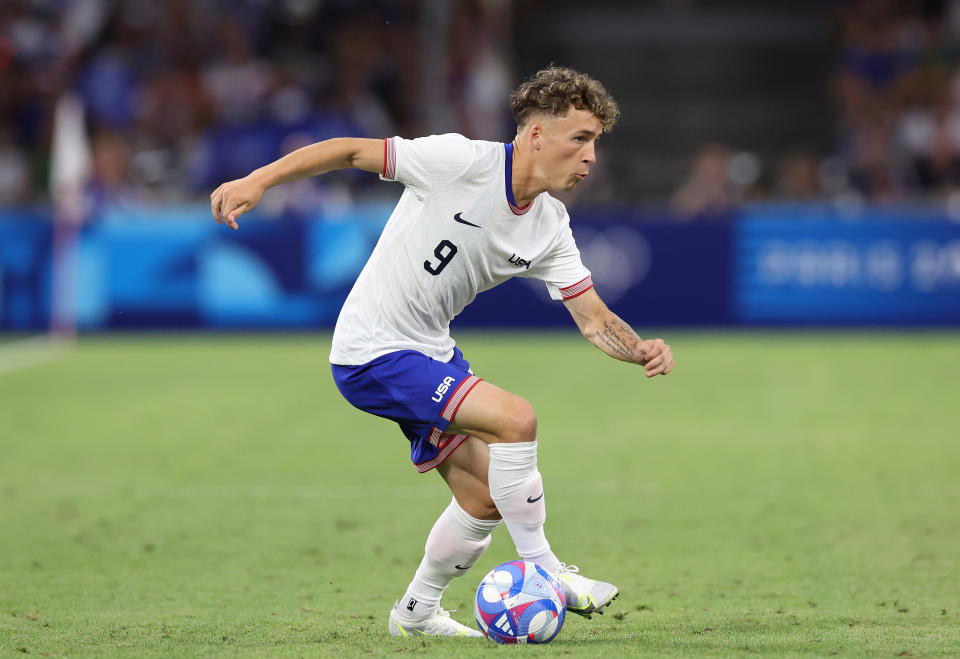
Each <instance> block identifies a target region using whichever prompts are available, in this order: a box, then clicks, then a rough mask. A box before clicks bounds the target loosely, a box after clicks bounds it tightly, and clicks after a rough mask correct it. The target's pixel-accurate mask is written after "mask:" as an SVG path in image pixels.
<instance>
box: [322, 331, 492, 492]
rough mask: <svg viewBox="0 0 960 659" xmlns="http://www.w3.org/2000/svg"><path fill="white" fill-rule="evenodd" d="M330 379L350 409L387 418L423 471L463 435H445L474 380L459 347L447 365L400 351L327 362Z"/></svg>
mask: <svg viewBox="0 0 960 659" xmlns="http://www.w3.org/2000/svg"><path fill="white" fill-rule="evenodd" d="M331 368H332V370H333V380H334V382H336V383H337V389H339V390H340V393H341V394H343V397H344V398H346V399H347V401H348V402H349V403H350V404H351V405H353V406H354V407H356V408H358V409H361V410H363V411H364V412H369V413H370V414H376V415H377V416H382V417H384V418H386V419H392V420H393V421H396V422H397V423H398V424H399V425H400V429H401V430H402V431H403V434H404V435H406V437H407V439H408V440H409V441H410V459H411V460H412V461H413V464H414V465H416V467H417V471H419V472H420V473H423V472H425V471H429V470H431V469H433V468H434V467H436V466H437V465H438V464H440V463H441V462H443V461H444V460H446V459H447V457H448V456H449V455H450V454H451V453H453V451H454V449H456V448H457V447H458V446H459V445H460V443H461V442H463V440H465V439H466V438H467V435H458V434H453V433H448V432H446V430H447V427H448V426H449V425H450V422H451V421H452V420H453V416H454V415H455V414H456V413H457V409H459V407H460V405H461V403H463V401H464V399H466V397H467V394H468V393H470V390H471V389H473V388H474V387H475V386H477V383H478V382H480V381H481V380H480V378H478V377H477V376H476V375H474V374H473V373H472V372H471V371H470V364H469V363H467V360H466V359H464V358H463V353H462V352H460V349H459V348H454V351H453V357H452V358H451V359H450V361H447V362H441V361H437V360H436V359H431V358H430V357H427V356H426V355H424V354H422V353H419V352H416V351H414V350H400V351H397V352H391V353H388V354H386V355H383V356H381V357H377V358H376V359H374V360H372V361H369V362H367V363H366V364H361V365H359V366H341V365H339V364H331Z"/></svg>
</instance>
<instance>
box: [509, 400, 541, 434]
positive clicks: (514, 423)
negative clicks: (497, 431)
mask: <svg viewBox="0 0 960 659" xmlns="http://www.w3.org/2000/svg"><path fill="white" fill-rule="evenodd" d="M507 421H508V424H507V431H506V432H505V433H504V434H505V438H504V441H507V442H532V441H535V440H536V439H537V415H536V413H535V412H534V411H533V405H531V404H530V403H529V402H527V401H526V400H524V399H523V398H520V397H517V398H516V399H515V400H514V401H513V404H512V405H511V406H510V411H509V413H508V418H507Z"/></svg>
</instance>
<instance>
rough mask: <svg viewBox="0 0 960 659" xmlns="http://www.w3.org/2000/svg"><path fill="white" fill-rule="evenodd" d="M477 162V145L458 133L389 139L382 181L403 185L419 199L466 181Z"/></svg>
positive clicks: (385, 144) (385, 147) (381, 176)
mask: <svg viewBox="0 0 960 659" xmlns="http://www.w3.org/2000/svg"><path fill="white" fill-rule="evenodd" d="M476 159H477V152H476V147H475V145H474V143H473V142H472V141H471V140H468V139H467V138H466V137H464V136H463V135H458V134H456V133H448V134H446V135H431V136H430V137H418V138H416V139H413V140H407V139H404V138H402V137H388V138H387V139H386V140H384V147H383V174H381V175H380V178H381V179H383V180H385V181H397V182H399V183H403V184H404V185H405V186H406V187H408V188H410V189H412V190H413V191H414V192H415V193H417V195H418V196H426V195H429V194H431V193H433V192H436V191H437V190H440V189H442V188H444V187H446V186H447V185H449V184H450V183H453V182H454V181H456V180H458V179H460V178H461V177H463V176H464V175H465V174H466V173H467V172H468V171H469V170H470V167H471V165H473V163H474V162H475V161H476Z"/></svg>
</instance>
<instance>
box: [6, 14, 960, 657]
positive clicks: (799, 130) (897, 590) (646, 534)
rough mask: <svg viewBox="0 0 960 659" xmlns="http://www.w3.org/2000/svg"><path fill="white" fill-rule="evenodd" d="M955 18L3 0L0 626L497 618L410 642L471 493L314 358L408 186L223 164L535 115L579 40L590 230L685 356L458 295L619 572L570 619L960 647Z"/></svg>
mask: <svg viewBox="0 0 960 659" xmlns="http://www.w3.org/2000/svg"><path fill="white" fill-rule="evenodd" d="M958 44H960V3H958V2H951V1H948V0H942V1H936V0H859V1H853V0H850V1H843V0H836V1H820V2H805V3H772V2H767V1H760V0H724V1H722V2H712V1H711V2H708V1H706V0H662V1H650V2H611V1H603V0H592V1H591V2H589V3H584V2H568V1H567V0H549V1H548V0H540V1H535V0H518V1H516V2H508V1H506V0H500V1H497V0H485V1H469V0H450V1H444V0H423V1H413V0H393V1H388V0H382V1H379V2H377V1H370V2H359V1H346V0H282V1H277V2H265V1H262V0H241V1H239V2H226V1H223V0H200V1H195V2H188V1H186V0H170V1H163V2H161V1H151V0H122V1H120V0H117V1H111V0H74V1H70V0H5V1H4V2H2V3H0V654H3V655H13V654H16V655H17V656H19V654H20V653H32V654H35V653H47V654H53V655H67V654H73V655H95V656H104V655H106V656H115V655H121V654H122V655H132V656H195V655H205V656H209V655H216V656H222V655H224V654H230V655H239V656H305V655H312V654H317V653H318V652H319V654H320V655H321V656H328V655H331V654H335V655H339V654H342V655H345V656H355V655H357V654H360V653H373V654H375V655H378V656H379V655H386V654H393V653H394V652H414V651H415V652H420V651H423V652H428V651H429V652H431V653H436V654H445V653H446V654H450V655H456V656H473V655H475V656H480V655H481V654H485V653H486V652H487V651H488V650H489V648H488V647H487V646H486V645H485V643H484V644H483V645H479V646H468V645H466V644H458V645H455V646H452V645H444V644H443V643H442V642H440V641H437V642H434V641H433V640H432V639H425V640H423V641H421V643H422V645H421V644H417V645H412V644H410V643H404V641H406V640H408V639H392V638H390V637H388V636H386V633H385V625H386V623H385V616H386V611H387V610H388V608H389V606H390V605H391V604H392V602H393V600H394V598H395V597H396V596H397V595H399V594H400V593H401V592H402V591H403V588H404V586H405V585H406V583H407V580H408V579H409V576H410V574H409V572H410V570H412V569H413V567H414V565H416V562H417V561H418V560H419V558H420V556H421V555H422V551H423V542H424V535H425V533H426V530H427V529H428V528H429V526H430V524H431V523H432V522H433V521H434V520H435V519H436V516H437V515H438V514H439V513H440V511H441V510H442V509H443V507H444V506H445V505H446V503H447V501H448V496H449V494H448V493H447V491H446V490H445V488H444V486H443V484H442V482H441V480H440V479H439V478H436V477H434V476H432V475H427V476H416V475H415V474H414V473H413V470H412V469H411V467H410V465H409V462H408V460H407V447H406V446H405V443H404V441H403V440H402V439H401V437H400V435H399V434H398V433H397V432H396V430H395V428H393V427H392V426H391V424H389V423H388V422H384V421H383V420H381V419H377V418H374V417H370V416H368V415H364V414H360V413H359V412H357V411H356V410H354V409H352V408H351V407H350V406H349V405H348V404H347V403H346V402H345V401H343V400H342V398H341V397H340V396H339V394H338V393H337V391H336V389H335V387H334V385H333V383H332V380H331V378H329V377H328V375H327V373H328V372H327V370H326V369H327V366H326V358H327V354H328V352H329V338H330V333H329V329H330V327H331V326H332V323H333V321H334V320H335V318H336V314H337V312H338V309H339V306H340V304H341V302H342V300H343V298H344V296H345V295H346V293H347V291H348V289H349V287H350V285H351V282H352V281H353V278H354V277H355V276H356V274H357V272H358V271H359V269H360V268H361V267H362V265H363V263H364V261H365V259H366V256H367V254H368V253H369V251H370V249H371V248H372V246H373V244H374V241H375V240H376V238H377V236H378V234H379V230H380V227H381V226H382V224H383V222H384V221H385V219H386V217H387V214H388V212H389V210H390V208H391V205H392V203H393V201H394V200H395V199H396V198H397V197H398V196H399V194H400V189H399V186H397V185H395V184H388V183H382V182H379V181H377V180H376V177H374V176H370V175H365V174H361V173H357V172H342V173H338V174H332V175H329V176H324V177H320V178H315V179H310V180H305V181H300V182H297V183H293V184H287V185H284V186H281V187H278V188H276V189H274V190H271V191H270V192H269V193H268V194H267V195H266V196H265V197H264V200H263V202H262V204H261V206H260V207H258V209H257V210H256V211H255V212H254V213H252V214H251V216H249V217H244V218H243V221H242V225H241V230H240V231H238V232H231V231H228V230H225V229H224V227H220V226H217V225H216V224H215V223H214V222H213V220H212V219H211V217H210V214H209V207H208V195H209V194H210V192H211V190H212V189H213V188H214V187H215V186H216V185H218V184H219V183H220V182H221V181H223V180H224V179H228V178H230V177H234V176H241V175H243V174H246V173H247V171H249V170H250V169H252V168H254V167H256V166H259V165H261V164H263V163H265V162H267V161H269V160H271V159H273V158H275V157H277V156H279V155H281V154H283V153H285V152H287V151H289V150H290V149H292V148H295V147H296V146H299V145H302V144H305V143H308V142H310V141H312V140H317V139H322V138H325V137H331V136H337V135H343V134H352V135H367V136H375V137H381V136H384V135H392V134H399V135H403V136H408V137H409V136H416V135H421V134H427V133H436V132H443V131H449V130H456V131H460V132H462V133H464V134H466V135H468V136H471V137H478V138H485V139H496V140H508V139H510V137H511V136H512V134H513V130H514V126H513V125H512V123H511V121H510V117H509V113H508V110H507V104H506V101H505V97H506V94H507V92H508V91H509V90H510V89H511V88H512V87H513V86H515V85H516V84H517V83H518V81H519V80H521V79H522V78H523V77H524V76H526V75H528V74H530V73H532V72H533V71H535V70H536V69H537V68H539V67H541V66H543V65H544V64H547V63H549V62H556V63H558V64H566V65H570V66H574V67H579V68H582V69H583V70H585V71H587V72H589V73H590V74H592V75H594V76H596V77H597V78H599V79H600V80H602V81H604V83H605V84H606V85H607V87H608V89H609V90H610V91H611V92H612V94H613V95H614V96H615V97H616V98H617V99H618V100H619V101H620V103H621V105H622V109H623V118H622V120H621V122H620V124H619V125H618V126H617V128H616V130H615V131H614V132H613V133H612V134H610V135H606V136H604V137H603V138H602V140H601V142H600V145H599V163H598V165H597V167H596V168H595V172H594V173H595V174H596V175H595V176H594V175H591V178H590V179H589V181H588V182H587V183H586V185H583V186H581V187H579V188H578V189H577V190H576V192H575V194H573V195H571V196H568V197H567V198H565V202H566V203H567V204H568V206H569V208H570V210H571V215H572V217H573V226H574V231H575V234H576V237H577V240H578V243H579V244H580V246H581V248H582V251H583V256H584V260H585V262H586V263H587V265H588V267H590V268H591V269H592V270H593V272H594V276H595V280H596V282H597V288H598V291H599V292H600V294H601V295H602V296H603V297H604V298H605V299H606V300H607V301H608V302H609V303H610V304H611V307H612V308H613V309H614V310H615V311H616V312H617V313H619V314H620V315H621V316H622V317H624V318H625V319H626V320H627V321H629V322H630V323H631V324H632V325H633V326H634V327H636V328H637V329H638V330H639V331H640V332H641V334H642V335H644V336H664V337H665V338H666V339H667V340H668V341H669V342H670V343H671V345H672V346H673V349H674V352H675V353H676V355H677V359H678V368H677V370H676V371H675V372H674V373H673V374H671V375H670V376H669V377H668V378H655V379H653V380H651V381H649V382H647V381H644V380H643V378H641V377H639V376H638V374H637V371H636V369H635V368H633V367H630V366H629V365H626V364H623V363H620V362H616V361H614V360H610V359H606V358H604V357H603V356H602V355H600V354H599V353H598V352H597V351H596V350H594V349H593V348H591V347H590V346H589V345H587V344H586V343H585V342H584V341H583V340H582V339H581V338H580V337H579V334H578V333H577V332H576V329H575V328H574V326H573V324H572V323H571V321H570V319H569V317H568V315H567V314H566V312H565V311H564V310H563V308H562V306H561V305H558V304H557V303H550V302H548V301H547V300H546V299H545V292H544V290H543V287H542V286H541V285H537V284H535V283H534V285H531V284H530V283H528V282H512V283H510V284H507V285H505V286H503V287H500V288H498V289H496V290H494V291H490V292H487V293H484V294H482V295H480V296H479V298H478V299H477V301H476V302H475V303H474V305H473V306H472V307H470V308H469V309H468V311H467V312H466V313H465V314H464V316H463V317H462V318H459V319H458V320H457V321H456V322H455V324H454V328H453V329H454V337H455V338H456V339H457V341H458V344H459V345H460V346H461V347H462V348H463V350H464V352H465V354H466V355H467V356H468V357H469V358H470V360H471V363H472V364H473V366H474V368H475V369H477V371H478V373H479V374H481V375H483V376H484V377H486V378H488V379H489V380H491V381H492V382H495V383H497V384H498V385H500V386H503V387H505V388H507V389H508V390H510V391H513V392H516V393H518V394H520V395H522V396H524V397H525V398H527V399H528V400H530V401H531V402H532V403H533V404H534V407H535V409H536V410H537V413H538V419H539V424H540V425H539V429H540V430H539V432H540V458H539V460H540V469H541V471H542V472H543V474H544V478H545V482H546V483H548V486H547V487H548V493H547V495H546V496H547V498H548V501H549V508H548V509H549V511H550V518H549V522H548V533H549V535H550V540H551V543H553V544H554V546H555V547H556V548H559V549H558V551H560V552H562V554H563V557H564V560H572V561H575V562H577V563H578V564H580V565H581V566H582V567H583V568H584V572H585V573H586V574H590V575H597V576H600V577H601V578H605V579H609V580H611V581H614V582H615V583H617V584H618V585H619V586H620V587H621V590H622V592H623V595H622V597H621V598H620V599H619V600H618V602H617V608H614V609H611V611H610V613H611V615H607V616H605V618H604V619H602V620H594V621H585V620H580V619H579V618H578V619H575V620H568V622H567V623H566V626H565V627H564V630H563V631H562V632H561V634H560V636H559V637H558V639H557V640H556V641H555V642H554V645H553V646H552V648H550V650H553V651H556V652H557V653H559V652H560V651H562V652H564V653H571V654H577V655H584V656H597V655H611V656H614V655H616V656H620V655H624V654H640V655H645V656H649V655H651V654H683V655H687V656H690V655H714V656H733V655H741V654H747V653H754V654H759V655H761V656H773V655H789V656H799V655H813V656H823V655H833V654H838V653H839V654H841V655H857V656H860V655H876V656H880V655H883V656H892V655H901V656H909V655H924V654H928V655H942V656H957V655H960V639H958V637H957V633H956V630H957V629H958V628H960V616H958V611H960V599H958V591H957V588H956V584H957V583H958V580H960V572H958V570H960V563H958V561H957V553H956V548H957V547H958V546H960V520H958V517H957V514H956V511H957V510H960V484H958V480H957V477H956V474H957V471H958V465H960V444H958V443H957V441H956V436H957V431H956V430H957V427H958V416H957V412H956V408H957V405H956V401H957V400H960V380H958V378H957V376H956V366H957V364H958V363H960V342H958V340H957V331H956V329H957V326H958V324H960V222H958V221H957V218H958V217H960V193H958V190H960V168H958V166H960V160H958V154H960V109H958V108H960V106H958V105H957V102H958V98H960V91H958V90H960V76H958V68H957V67H958V48H957V46H958ZM495 328H501V329H504V330H506V331H494V329H495ZM520 328H522V329H523V331H519V330H520ZM548 328H549V330H548ZM74 330H76V331H77V335H78V336H79V340H76V341H74V340H71V338H70V337H71V336H73V334H74ZM236 330H242V331H240V332H237V331H236ZM250 330H257V331H250ZM260 330H269V331H260ZM291 330H292V331H291ZM585 493H586V494H585ZM495 535H496V537H495V539H494V543H493V545H492V546H491V549H490V550H489V551H488V552H487V554H485V555H484V557H483V559H482V563H481V564H480V565H478V568H477V569H476V570H474V571H471V573H470V576H469V578H467V579H459V580H456V581H455V583H454V584H453V585H452V586H451V587H450V590H449V591H448V593H447V595H446V596H445V598H444V605H445V606H446V607H447V608H451V609H458V611H457V613H455V614H454V615H455V616H456V617H457V619H458V620H461V621H463V622H469V618H470V613H469V612H470V609H471V605H472V602H471V598H472V588H474V587H475V585H476V582H477V581H479V578H480V576H481V575H480V574H479V573H476V574H475V572H477V570H482V571H485V570H487V569H489V568H491V567H493V566H494V565H496V564H497V562H500V561H503V560H509V559H511V558H513V556H512V554H513V547H512V544H511V542H510V539H509V537H508V536H507V535H506V532H505V531H504V530H503V529H500V530H498V531H497V532H496V534H495ZM568 557H569V558H568ZM424 646H426V649H425V648H424Z"/></svg>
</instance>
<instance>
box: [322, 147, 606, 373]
mask: <svg viewBox="0 0 960 659" xmlns="http://www.w3.org/2000/svg"><path fill="white" fill-rule="evenodd" d="M512 156H513V145H512V144H502V143H499V142H483V141H476V140H468V139H467V138H465V137H463V136H462V135H456V134H449V135H434V136H430V137H423V138H418V139H415V140H406V139H403V138H400V137H393V138H389V139H387V140H386V141H385V144H384V166H383V174H382V176H381V178H383V179H384V180H391V181H399V182H400V183H403V184H404V186H406V189H405V190H404V191H403V195H402V196H401V197H400V201H399V202H398V203H397V207H396V208H395V209H394V211H393V213H392V214H391V215H390V219H389V220H388V221H387V224H386V226H385V227H384V229H383V233H382V234H381V235H380V240H379V241H378V242H377V246H376V247H375V248H374V250H373V253H372V254H371V255H370V258H369V260H368V261H367V264H366V265H365V266H364V268H363V271H362V272H361V273H360V276H359V277H358V278H357V281H356V283H355V284H354V286H353V290H351V291H350V295H349V296H348V297H347V300H346V302H345V303H344V305H343V309H342V310H341V311H340V317H339V319H338V320H337V326H336V329H335V330H334V332H333V347H332V350H331V352H330V361H331V362H332V363H334V364H344V365H358V364H364V363H366V362H368V361H370V360H372V359H375V358H377V357H379V356H381V355H385V354H387V353H389V352H394V351H397V350H416V351H418V352H421V353H423V354H425V355H427V356H428V357H432V358H433V359H438V360H441V361H447V360H449V359H450V358H451V357H452V356H453V348H454V341H453V339H452V338H451V337H450V321H451V320H453V318H454V317H455V316H456V315H457V314H458V313H460V312H461V311H462V310H463V308H464V307H466V306H467V305H468V304H469V303H470V302H472V301H473V299H474V298H475V297H476V296H477V294H478V293H480V292H482V291H485V290H487V289H489V288H493V287H494V286H496V285H497V284H500V283H502V282H504V281H506V280H507V279H509V278H511V277H514V276H519V277H534V278H536V279H541V280H543V281H544V282H545V283H546V285H547V289H548V290H549V292H550V296H551V297H552V298H553V299H555V300H560V299H564V300H567V299H570V298H573V297H576V296H577V295H579V294H581V293H583V292H584V291H586V290H588V289H589V288H591V287H592V286H593V283H592V281H591V279H590V271H589V270H587V269H586V268H585V267H584V265H583V262H582V261H581V259H580V252H579V250H578V249H577V246H576V243H574V240H573V234H572V232H571V231H570V216H569V215H568V214H567V210H566V208H565V207H564V205H563V204H562V203H561V202H559V201H557V200H556V199H554V198H553V197H551V196H550V195H548V194H547V193H542V194H540V195H538V196H537V197H536V199H534V200H533V201H532V202H531V203H530V204H529V205H527V206H526V207H524V208H518V207H517V206H516V204H515V202H514V199H513V189H512V181H511V177H512V163H513V158H512Z"/></svg>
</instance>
